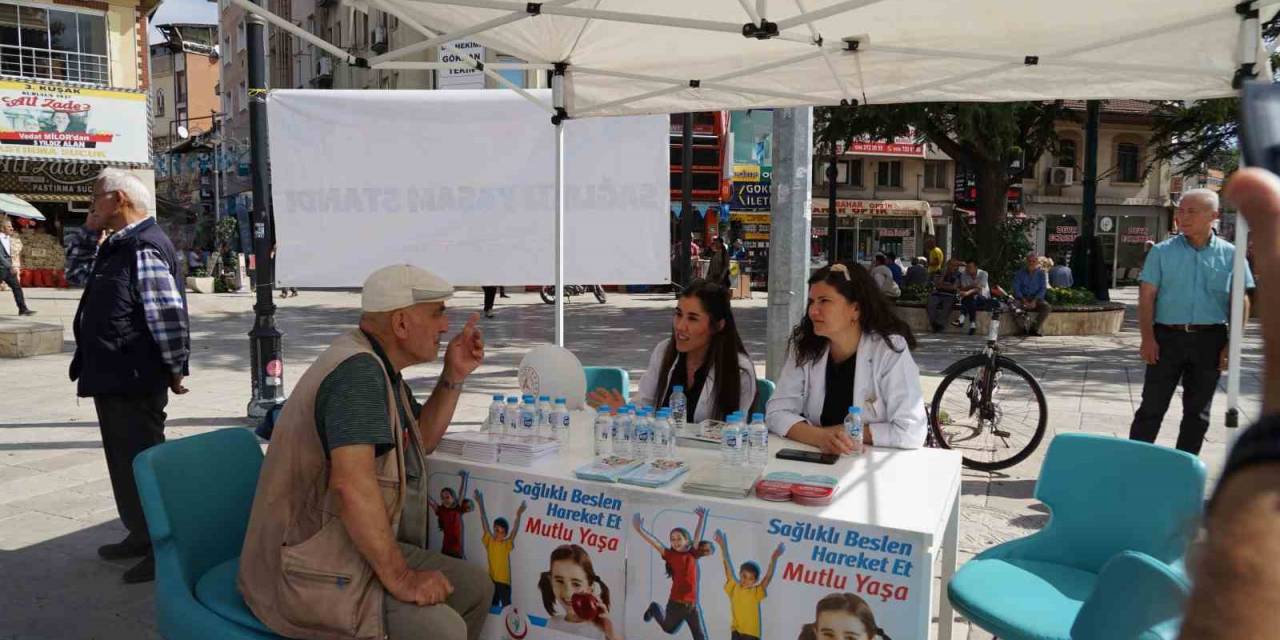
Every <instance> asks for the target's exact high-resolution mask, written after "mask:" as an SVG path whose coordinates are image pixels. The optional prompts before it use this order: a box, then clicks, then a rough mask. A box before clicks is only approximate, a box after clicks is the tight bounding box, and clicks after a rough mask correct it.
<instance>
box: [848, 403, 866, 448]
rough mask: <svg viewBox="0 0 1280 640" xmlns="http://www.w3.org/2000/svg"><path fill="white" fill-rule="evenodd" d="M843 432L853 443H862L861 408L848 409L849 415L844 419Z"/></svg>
mask: <svg viewBox="0 0 1280 640" xmlns="http://www.w3.org/2000/svg"><path fill="white" fill-rule="evenodd" d="M844 432H845V433H847V434H849V437H850V438H852V439H853V441H854V442H862V407H849V415H847V416H845V417H844Z"/></svg>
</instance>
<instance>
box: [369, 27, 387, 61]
mask: <svg viewBox="0 0 1280 640" xmlns="http://www.w3.org/2000/svg"><path fill="white" fill-rule="evenodd" d="M369 48H370V49H372V50H373V52H374V53H377V54H379V55H381V54H383V53H386V52H387V30H386V28H384V27H381V26H379V27H374V28H373V45H371V46H370V47H369Z"/></svg>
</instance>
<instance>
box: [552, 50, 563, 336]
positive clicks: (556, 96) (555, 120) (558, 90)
mask: <svg viewBox="0 0 1280 640" xmlns="http://www.w3.org/2000/svg"><path fill="white" fill-rule="evenodd" d="M551 104H552V106H553V108H555V110H556V115H555V116H553V117H552V118H551V123H552V124H553V125H555V127H556V237H555V245H556V251H555V254H556V291H555V295H556V346H557V347H563V346H564V120H565V118H564V113H565V109H564V104H565V102H564V63H561V64H557V65H556V68H555V70H554V71H552V76H551Z"/></svg>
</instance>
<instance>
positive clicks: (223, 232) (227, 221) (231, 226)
mask: <svg viewBox="0 0 1280 640" xmlns="http://www.w3.org/2000/svg"><path fill="white" fill-rule="evenodd" d="M239 228H240V225H239V223H238V222H236V219H235V218H232V217H229V216H228V217H225V218H223V219H221V220H219V221H218V224H217V227H216V228H215V230H214V234H215V236H216V238H217V241H218V245H219V246H221V245H223V244H225V245H227V246H231V245H233V244H234V243H235V238H236V233H237V232H238V231H239Z"/></svg>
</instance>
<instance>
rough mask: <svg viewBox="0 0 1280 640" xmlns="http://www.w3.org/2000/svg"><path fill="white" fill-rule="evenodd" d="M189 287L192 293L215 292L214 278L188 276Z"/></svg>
mask: <svg viewBox="0 0 1280 640" xmlns="http://www.w3.org/2000/svg"><path fill="white" fill-rule="evenodd" d="M187 289H189V290H190V291H191V292H192V293H213V278H196V277H188V278H187Z"/></svg>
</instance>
